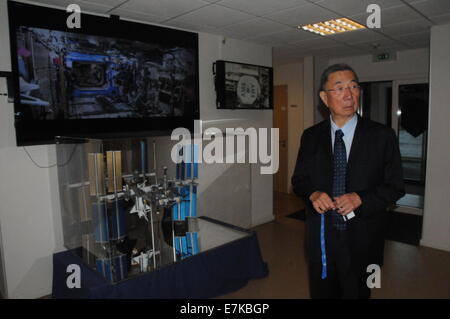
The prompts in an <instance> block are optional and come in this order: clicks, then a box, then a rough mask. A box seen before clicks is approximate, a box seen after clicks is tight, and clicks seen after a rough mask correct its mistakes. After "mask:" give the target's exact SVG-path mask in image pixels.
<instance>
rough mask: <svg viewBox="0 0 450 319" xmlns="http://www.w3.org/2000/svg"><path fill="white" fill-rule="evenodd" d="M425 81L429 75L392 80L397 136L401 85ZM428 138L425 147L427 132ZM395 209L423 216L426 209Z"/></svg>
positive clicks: (394, 127) (393, 114)
mask: <svg viewBox="0 0 450 319" xmlns="http://www.w3.org/2000/svg"><path fill="white" fill-rule="evenodd" d="M423 83H428V84H429V79H428V78H427V77H417V78H411V79H403V80H392V112H391V125H392V128H393V129H394V131H395V134H396V135H397V138H398V137H399V135H398V126H399V112H400V107H399V94H398V89H399V87H400V85H404V84H423ZM428 102H429V101H428ZM426 139H427V144H426V146H425V148H427V146H428V142H429V141H428V134H427V138H426ZM425 152H426V150H425ZM425 169H426V165H425ZM423 200H424V202H425V195H424V199H423ZM394 211H396V212H400V213H407V214H412V215H419V216H423V211H424V210H423V208H417V207H410V206H401V205H396V207H395V209H394Z"/></svg>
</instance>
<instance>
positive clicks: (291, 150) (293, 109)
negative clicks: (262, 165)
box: [274, 62, 305, 193]
mask: <svg viewBox="0 0 450 319" xmlns="http://www.w3.org/2000/svg"><path fill="white" fill-rule="evenodd" d="M274 85H287V86H288V181H287V183H288V185H287V187H288V190H289V193H292V185H291V176H292V174H293V173H294V168H295V161H296V159H297V153H298V148H299V146H300V136H301V134H302V132H303V129H304V125H305V124H304V110H303V90H304V85H303V62H298V63H293V64H284V65H278V66H276V67H274Z"/></svg>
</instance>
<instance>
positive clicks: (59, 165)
mask: <svg viewBox="0 0 450 319" xmlns="http://www.w3.org/2000/svg"><path fill="white" fill-rule="evenodd" d="M78 145H79V144H75V146H74V147H73V150H72V153H71V154H70V156H69V159H68V160H67V162H65V163H64V164H58V163H56V164H53V165H50V166H41V165H39V164H38V163H36V162H35V161H34V159H33V158H32V157H31V155H30V153H28V151H27V149H26V148H25V146H23V149H24V151H25V153H27V155H28V157H29V158H30V160H31V161H32V162H33V164H34V165H36V166H37V167H39V168H52V167H55V166H58V167H63V166H66V165H67V164H69V162H70V161H71V160H72V157H73V155H74V154H75V150H76V149H77V147H78Z"/></svg>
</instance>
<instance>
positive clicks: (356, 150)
mask: <svg viewBox="0 0 450 319" xmlns="http://www.w3.org/2000/svg"><path fill="white" fill-rule="evenodd" d="M364 136H365V130H364V120H363V119H362V118H361V117H360V116H359V115H358V124H356V128H355V134H354V135H353V141H352V147H351V149H350V154H349V157H348V165H347V176H350V177H351V176H353V175H352V168H353V167H354V166H355V163H357V161H358V155H361V154H363V151H364V149H363V148H364Z"/></svg>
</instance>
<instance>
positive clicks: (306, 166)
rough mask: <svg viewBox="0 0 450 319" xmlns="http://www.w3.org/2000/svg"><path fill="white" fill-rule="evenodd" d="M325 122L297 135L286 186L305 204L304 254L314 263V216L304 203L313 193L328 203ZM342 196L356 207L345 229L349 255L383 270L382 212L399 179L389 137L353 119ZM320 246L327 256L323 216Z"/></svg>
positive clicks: (398, 193) (400, 188) (397, 194)
mask: <svg viewBox="0 0 450 319" xmlns="http://www.w3.org/2000/svg"><path fill="white" fill-rule="evenodd" d="M330 125H331V124H330V119H327V120H325V121H323V122H321V123H319V124H317V125H314V126H312V127H310V128H308V129H307V130H305V131H304V132H303V135H302V138H301V145H300V150H299V152H298V158H297V163H296V166H295V171H294V175H293V176H292V185H293V186H294V192H295V193H296V194H297V195H298V196H300V197H302V198H303V199H304V200H305V203H306V233H305V248H306V252H307V256H308V257H309V259H310V261H312V262H320V260H321V249H320V214H319V213H317V212H316V211H315V210H314V208H313V206H312V204H311V201H310V200H309V196H310V195H311V194H312V193H313V192H315V191H322V192H326V193H327V194H328V195H329V196H330V197H331V198H332V182H333V154H332V147H331V131H330ZM346 192H347V193H351V192H356V193H357V194H358V195H359V196H360V197H361V201H362V205H361V206H360V207H359V208H358V209H356V210H355V215H356V216H355V217H354V218H352V219H350V220H349V221H348V222H347V223H348V224H347V225H348V230H347V232H348V234H349V238H350V242H351V247H350V251H351V252H352V253H353V254H354V255H355V256H358V258H359V261H360V262H362V263H367V264H372V263H376V264H379V265H382V264H383V260H382V259H383V248H384V233H383V231H384V228H385V219H386V211H387V208H388V206H389V205H391V204H393V203H395V202H396V201H397V200H398V199H399V198H401V197H402V196H403V195H404V184H403V173H402V166H401V159H400V151H399V147H398V142H397V137H396V135H395V132H394V131H393V130H392V129H391V128H388V127H386V126H384V125H382V124H379V123H376V122H373V121H371V120H368V119H365V118H361V117H358V124H357V126H356V128H355V135H354V137H353V142H352V146H351V150H350V155H349V158H348V165H347V177H346ZM325 220H326V224H325V225H326V226H325V229H326V231H325V234H326V237H325V242H326V247H327V251H330V250H329V248H328V247H329V240H330V234H331V233H332V232H333V231H334V230H333V229H332V227H331V220H330V216H329V214H325Z"/></svg>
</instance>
